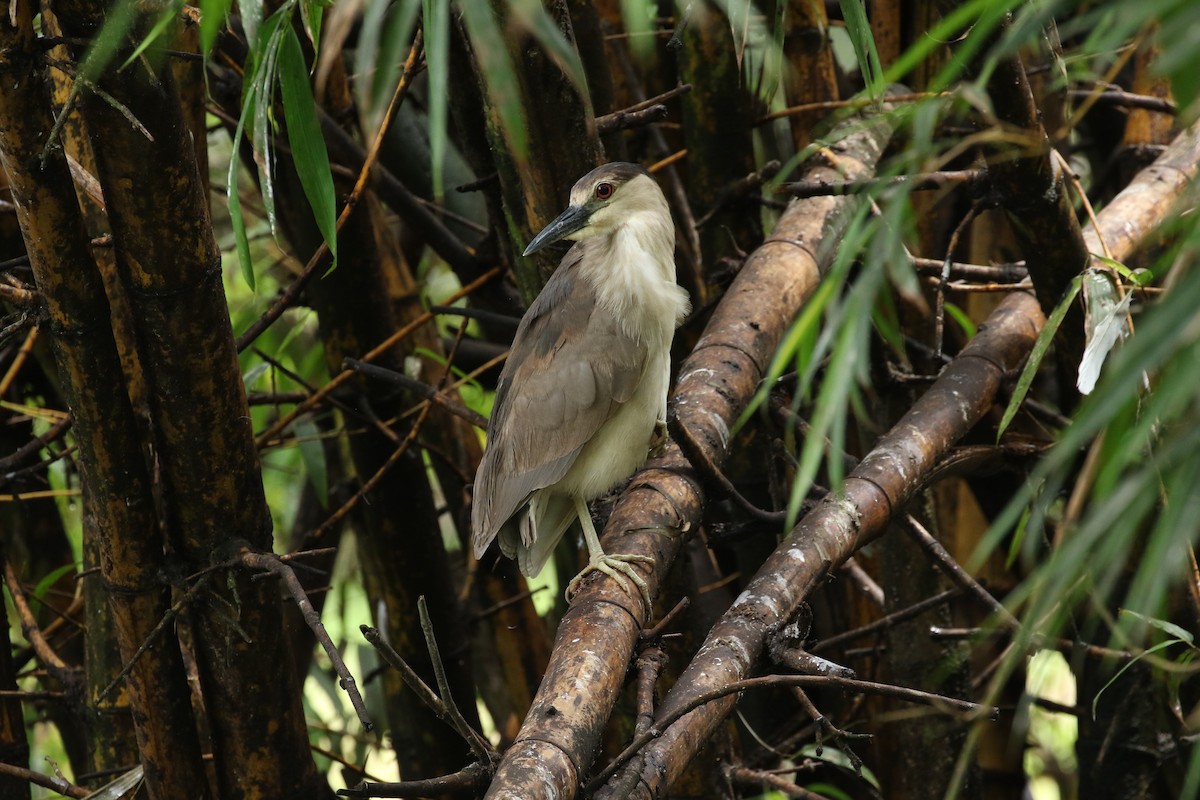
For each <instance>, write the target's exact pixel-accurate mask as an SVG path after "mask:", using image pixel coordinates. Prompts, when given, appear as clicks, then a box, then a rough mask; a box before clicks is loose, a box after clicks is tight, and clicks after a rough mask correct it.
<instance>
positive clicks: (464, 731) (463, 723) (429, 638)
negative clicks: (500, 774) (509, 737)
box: [417, 595, 496, 764]
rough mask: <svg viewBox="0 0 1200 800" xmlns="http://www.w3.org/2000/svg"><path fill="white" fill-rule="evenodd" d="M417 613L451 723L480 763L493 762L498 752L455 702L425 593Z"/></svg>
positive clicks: (418, 605)
mask: <svg viewBox="0 0 1200 800" xmlns="http://www.w3.org/2000/svg"><path fill="white" fill-rule="evenodd" d="M417 613H418V614H419V615H420V616H421V632H422V633H424V634H425V647H426V649H427V650H429V660H430V662H431V663H432V664H433V677H434V678H435V679H436V680H437V685H438V691H439V692H441V694H442V702H443V703H445V705H446V713H447V714H448V715H449V717H450V724H451V725H452V726H453V727H454V730H455V731H457V732H458V735H459V736H461V737H462V738H463V739H465V740H466V742H467V744H468V745H470V746H471V752H473V753H474V754H475V758H476V760H477V761H478V762H479V763H480V764H491V763H493V762H494V761H495V758H496V752H495V751H494V750H493V749H492V746H491V744H489V743H488V740H487V739H484V738H483V736H482V734H480V733H479V732H478V731H476V730H475V729H474V728H472V727H471V725H470V724H469V723H468V722H467V719H466V717H464V716H463V714H462V711H460V710H459V708H458V704H457V703H456V702H454V695H453V694H452V693H451V691H450V681H449V679H447V678H446V667H445V665H444V664H443V663H442V654H441V650H440V649H439V648H438V643H437V637H436V636H434V634H433V621H432V620H430V619H429V605H428V603H426V601H425V595H421V596H420V597H418V598H417Z"/></svg>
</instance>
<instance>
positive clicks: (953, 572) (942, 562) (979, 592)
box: [902, 514, 1021, 630]
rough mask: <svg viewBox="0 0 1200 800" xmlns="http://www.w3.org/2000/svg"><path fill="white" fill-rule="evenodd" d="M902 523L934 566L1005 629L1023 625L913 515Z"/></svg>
mask: <svg viewBox="0 0 1200 800" xmlns="http://www.w3.org/2000/svg"><path fill="white" fill-rule="evenodd" d="M902 521H903V522H904V525H903V528H904V530H905V531H907V532H908V534H909V535H910V536H912V538H913V541H915V542H916V543H917V545H918V546H919V547H920V548H921V549H922V550H924V551H925V553H926V554H927V555H929V557H930V558H932V559H933V564H934V566H935V567H937V568H938V569H939V570H941V571H942V572H943V573H944V574H945V575H946V577H947V578H949V579H950V580H951V581H953V582H954V584H955V585H956V586H958V587H959V588H961V589H962V590H963V591H964V592H966V593H967V594H969V595H971V596H972V597H974V598H975V599H976V600H978V601H979V602H981V603H983V605H985V606H987V608H988V609H989V610H990V611H991V612H992V613H993V614H995V615H996V616H997V618H999V620H1000V622H1001V624H1002V625H1004V627H1006V628H1010V629H1014V630H1015V629H1016V628H1019V627H1020V625H1021V623H1020V622H1018V621H1017V618H1016V617H1014V616H1013V615H1012V613H1011V612H1010V611H1009V610H1008V609H1007V608H1005V607H1004V606H1003V605H1002V604H1001V603H1000V601H999V600H997V599H996V598H994V597H992V594H991V592H989V591H988V590H987V589H985V588H983V587H982V586H980V585H979V581H977V580H975V579H974V578H973V577H971V574H970V573H969V572H967V571H966V570H965V569H963V568H962V565H961V564H959V563H958V562H957V561H955V560H954V556H952V555H950V553H949V551H947V550H946V548H945V547H943V546H942V543H941V542H939V541H938V540H937V539H936V538H934V536H933V534H932V533H930V532H929V531H928V530H926V529H925V526H924V525H922V524H921V522H920V520H918V519H917V518H916V517H914V516H913V515H912V514H905V515H904V517H903V520H902Z"/></svg>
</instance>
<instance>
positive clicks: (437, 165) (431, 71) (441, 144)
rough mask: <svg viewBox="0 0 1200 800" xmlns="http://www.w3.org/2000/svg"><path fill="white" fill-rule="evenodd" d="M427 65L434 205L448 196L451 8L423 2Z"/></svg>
mask: <svg viewBox="0 0 1200 800" xmlns="http://www.w3.org/2000/svg"><path fill="white" fill-rule="evenodd" d="M424 6H425V8H424V11H423V19H424V22H423V25H424V29H425V62H426V64H427V65H428V81H429V93H428V94H429V160H430V167H431V170H430V171H431V174H432V182H433V198H434V202H438V203H440V202H441V201H442V196H443V195H444V194H445V177H444V172H445V168H446V137H447V135H448V134H447V132H446V117H447V108H448V107H449V97H450V4H449V3H447V2H445V0H424Z"/></svg>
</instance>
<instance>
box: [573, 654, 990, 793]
mask: <svg viewBox="0 0 1200 800" xmlns="http://www.w3.org/2000/svg"><path fill="white" fill-rule="evenodd" d="M779 686H833V687H836V688H839V689H844V690H846V691H855V692H867V693H871V694H879V695H883V696H885V697H896V698H899V699H901V700H906V701H908V702H910V703H920V704H922V705H928V706H933V707H934V708H937V709H939V710H942V711H946V712H947V713H949V712H950V711H951V710H953V711H957V712H962V713H965V714H968V715H970V716H971V717H978V716H984V717H987V718H989V719H992V718H995V716H996V714H997V713H999V709H997V708H996V707H995V706H986V705H981V704H979V703H972V702H970V701H969V700H959V699H958V698H955V697H946V696H945V695H940V694H935V693H933V692H923V691H920V690H919V689H909V688H907V687H904V686H894V685H892V684H887V683H876V682H874V681H863V680H854V679H850V678H836V677H832V676H817V675H763V676H761V677H758V678H745V679H743V680H740V681H732V682H731V683H728V684H726V685H725V686H721V687H718V688H716V689H710V690H709V691H707V692H703V693H701V694H698V695H696V696H695V697H694V698H692V699H691V700H690V701H689V702H687V703H686V704H684V705H683V706H681V707H680V708H678V709H676V710H675V711H673V712H672V713H671V714H668V715H667V716H666V717H665V718H664V719H661V720H657V724H656V725H655V726H654V727H652V728H651V729H650V730H648V731H646V732H645V733H643V734H641V735H640V736H636V737H634V739H633V741H631V742H630V743H629V745H628V746H627V747H626V748H625V749H624V750H622V751H621V752H620V753H619V754H618V755H617V757H616V758H614V759H613V760H612V762H611V763H609V765H608V766H606V767H605V768H604V769H603V770H602V771H601V772H600V774H598V775H597V776H596V777H595V778H593V779H592V781H591V782H590V783H589V784H588V785H587V791H589V792H592V791H595V790H596V789H598V788H599V787H600V786H602V785H604V782H605V781H607V780H608V778H610V777H611V776H612V775H613V774H614V773H615V772H616V771H617V770H618V769H620V768H621V766H622V765H623V764H624V763H625V762H626V761H628V760H629V759H630V758H632V757H633V756H634V755H636V754H637V753H638V751H640V750H641V749H642V748H643V747H645V746H646V745H647V744H649V743H650V742H651V741H653V740H654V739H657V738H658V737H659V736H661V735H662V734H663V732H664V731H665V730H666V729H667V728H668V727H670V726H671V725H672V724H674V723H675V722H676V721H678V720H680V719H682V718H683V717H684V716H686V715H687V714H690V713H691V712H693V711H695V710H696V709H697V708H700V707H701V706H703V705H707V704H708V703H711V702H713V701H714V700H720V699H721V698H723V697H728V696H729V695H731V694H740V693H741V692H744V691H747V690H749V689H759V688H763V687H779Z"/></svg>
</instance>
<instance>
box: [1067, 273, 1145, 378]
mask: <svg viewBox="0 0 1200 800" xmlns="http://www.w3.org/2000/svg"><path fill="white" fill-rule="evenodd" d="M1132 299H1133V295H1132V294H1126V295H1125V296H1124V297H1120V296H1119V292H1118V289H1117V286H1116V282H1115V281H1113V279H1112V277H1111V276H1110V275H1109V273H1107V272H1105V271H1103V270H1094V269H1089V270H1086V271H1085V272H1084V273H1083V305H1084V309H1085V316H1084V330H1085V332H1086V334H1087V346H1086V347H1085V348H1084V350H1083V358H1082V359H1081V360H1080V362H1079V376H1078V378H1077V380H1076V382H1075V385H1076V387H1077V388H1078V389H1079V393H1080V394H1091V393H1092V389H1094V388H1095V387H1096V381H1097V380H1098V379H1099V377H1100V369H1101V367H1103V366H1104V361H1105V359H1106V358H1107V357H1108V354H1109V352H1110V351H1111V350H1112V349H1113V347H1114V346H1115V345H1116V343H1117V341H1118V340H1119V339H1123V338H1125V336H1126V335H1128V333H1129V323H1128V320H1127V319H1126V317H1127V316H1128V314H1129V301H1130V300H1132Z"/></svg>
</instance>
